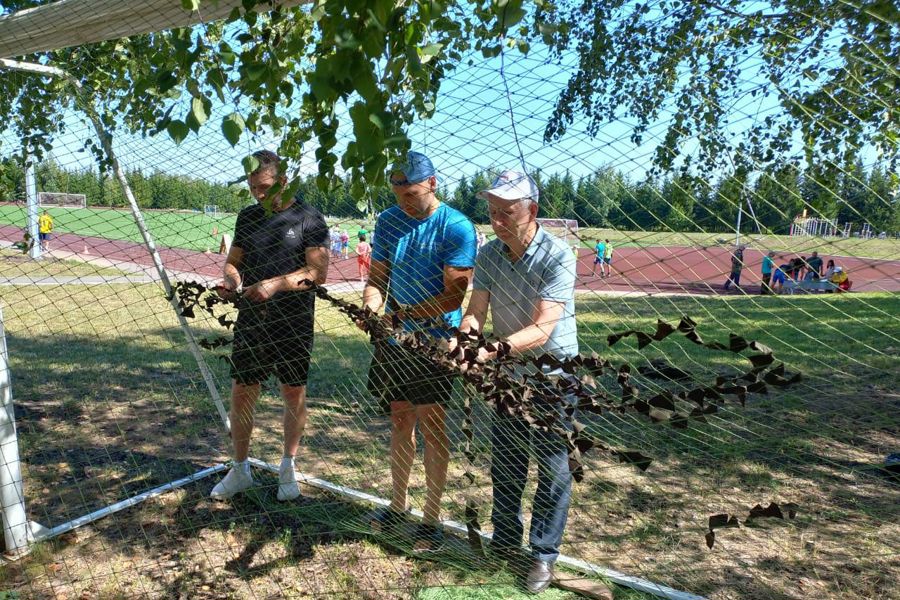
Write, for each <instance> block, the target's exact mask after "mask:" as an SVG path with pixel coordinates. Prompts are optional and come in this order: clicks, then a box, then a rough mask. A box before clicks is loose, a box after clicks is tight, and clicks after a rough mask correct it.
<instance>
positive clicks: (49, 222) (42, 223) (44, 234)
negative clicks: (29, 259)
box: [38, 210, 53, 252]
mask: <svg viewBox="0 0 900 600" xmlns="http://www.w3.org/2000/svg"><path fill="white" fill-rule="evenodd" d="M52 231H53V217H51V216H50V213H48V212H47V211H46V210H45V211H44V212H43V213H42V214H41V216H40V217H38V237H39V238H40V240H41V250H43V251H44V252H46V251H47V250H49V249H50V233H51V232H52Z"/></svg>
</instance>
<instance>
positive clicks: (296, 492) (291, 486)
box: [278, 458, 300, 502]
mask: <svg viewBox="0 0 900 600" xmlns="http://www.w3.org/2000/svg"><path fill="white" fill-rule="evenodd" d="M299 497H300V487H299V486H298V485H297V475H296V473H294V461H293V460H292V459H289V458H284V459H282V460H281V467H280V468H279V469H278V501H279V502H288V501H290V500H296V499H297V498H299Z"/></svg>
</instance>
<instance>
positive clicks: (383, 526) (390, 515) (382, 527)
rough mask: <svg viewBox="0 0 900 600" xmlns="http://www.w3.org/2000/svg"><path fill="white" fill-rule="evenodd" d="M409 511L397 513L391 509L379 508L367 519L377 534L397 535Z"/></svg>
mask: <svg viewBox="0 0 900 600" xmlns="http://www.w3.org/2000/svg"><path fill="white" fill-rule="evenodd" d="M407 514H409V511H403V512H400V511H397V510H394V509H392V508H379V509H378V510H376V511H375V513H374V514H373V515H372V518H371V519H369V525H370V526H371V527H372V529H374V530H375V531H376V532H377V533H385V534H387V533H397V532H399V531H400V530H401V529H402V528H403V525H404V524H405V523H406V515H407Z"/></svg>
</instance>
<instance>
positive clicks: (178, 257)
mask: <svg viewBox="0 0 900 600" xmlns="http://www.w3.org/2000/svg"><path fill="white" fill-rule="evenodd" d="M21 239H22V230H21V229H20V228H18V227H13V226H9V225H0V240H5V241H7V242H17V241H21ZM51 244H52V246H51V247H52V250H62V251H66V252H71V253H73V254H76V255H79V256H80V257H82V258H84V259H91V258H103V259H105V260H107V261H109V262H110V263H111V264H113V265H116V264H130V265H137V266H139V267H142V268H143V269H144V270H146V271H147V272H148V273H152V272H153V261H152V259H151V258H150V255H149V254H148V252H147V250H146V249H145V248H144V246H143V245H141V244H136V243H134V242H128V241H121V240H108V239H105V238H99V237H90V236H81V235H76V234H71V233H59V234H54V235H53V239H52V241H51ZM159 253H160V256H161V257H162V260H163V264H164V265H165V267H166V269H167V270H169V271H179V272H183V273H196V274H198V275H202V276H204V277H219V276H221V274H222V266H223V265H224V263H225V257H224V256H222V255H219V254H206V253H203V252H195V251H192V250H183V249H178V248H160V249H159ZM730 256H731V250H730V249H729V248H726V247H706V248H691V247H653V248H617V249H616V251H615V254H614V255H613V261H612V266H613V274H612V275H611V276H610V277H609V278H606V279H601V278H600V276H599V275H597V276H591V266H592V264H593V259H594V254H593V253H592V252H590V251H589V250H586V249H583V250H582V251H581V252H580V254H579V259H578V284H577V285H578V288H579V289H587V290H594V291H614V292H642V293H648V294H659V293H695V294H721V293H723V291H722V284H723V283H724V281H725V278H726V277H727V276H728V271H729V269H730V265H731V261H730ZM794 256H795V255H787V254H784V255H777V256H776V257H775V261H776V264H781V263H784V262H787V261H788V260H789V259H790V258H793V257H794ZM762 257H763V254H762V253H761V252H759V251H757V250H753V249H750V248H748V249H747V250H745V251H744V258H745V260H746V261H747V267H746V268H745V269H744V272H743V274H742V277H741V283H742V287H743V289H744V291H745V292H749V293H757V292H758V291H759V283H760V274H759V273H760V266H761V264H762ZM822 258H823V260H825V261H826V262H827V260H828V259H829V258H834V259H835V262H836V263H837V264H838V265H840V266H842V267H844V268H845V269H847V271H848V273H849V274H850V279H851V281H853V290H854V291H867V292H876V291H890V292H898V291H900V261H886V260H875V259H865V258H850V257H831V256H827V255H822ZM356 281H359V275H358V271H357V267H356V258H355V256H354V257H351V258H349V259H337V260H335V259H332V263H331V267H330V268H329V270H328V278H327V283H330V284H334V283H339V282H356ZM735 293H741V292H735Z"/></svg>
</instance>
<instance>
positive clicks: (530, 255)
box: [473, 225, 578, 359]
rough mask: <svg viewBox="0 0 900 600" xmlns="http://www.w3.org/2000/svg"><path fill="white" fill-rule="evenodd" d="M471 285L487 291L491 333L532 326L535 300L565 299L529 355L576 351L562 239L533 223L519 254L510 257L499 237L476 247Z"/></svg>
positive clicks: (571, 278) (571, 259) (568, 261)
mask: <svg viewBox="0 0 900 600" xmlns="http://www.w3.org/2000/svg"><path fill="white" fill-rule="evenodd" d="M473 287H474V288H475V289H476V290H485V291H487V292H490V294H491V297H490V304H489V306H490V310H491V319H492V320H493V326H494V331H493V333H494V336H496V337H507V336H509V335H510V334H513V333H515V332H517V331H520V330H522V329H524V328H525V327H528V326H530V325H533V324H534V323H533V321H532V318H533V316H534V309H535V307H536V306H537V303H538V301H539V300H550V301H553V302H565V308H564V309H563V314H562V316H561V317H560V320H559V321H557V323H556V326H555V327H554V328H553V331H552V332H551V333H550V337H549V339H548V340H547V341H546V342H545V343H544V345H543V346H541V347H540V348H535V349H533V350H531V354H535V355H538V354H543V353H545V352H546V353H550V354H553V355H554V356H556V357H557V358H561V359H565V358H569V357H572V356H575V355H576V354H578V336H577V333H576V330H575V256H574V255H573V254H572V250H570V249H569V248H568V247H567V246H566V245H565V244H564V243H563V241H562V240H560V239H559V238H557V237H556V236H554V235H551V234H548V233H547V232H546V231H544V229H543V228H542V227H541V226H540V225H538V230H537V234H535V236H534V239H532V240H531V243H530V244H529V245H528V248H526V249H525V254H524V255H523V256H522V258H520V259H519V260H517V261H515V262H513V261H512V260H510V258H509V255H508V254H507V247H506V244H504V243H503V242H501V241H500V240H499V239H495V240H492V241H490V242H488V243H487V244H485V246H484V247H482V249H481V252H480V253H479V254H478V258H477V259H476V260H475V280H474V282H473Z"/></svg>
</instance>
